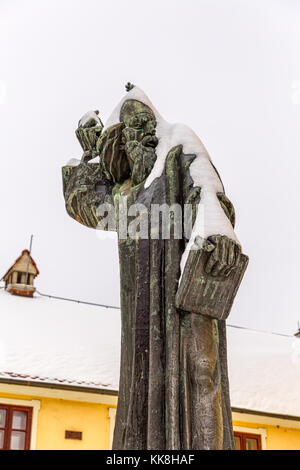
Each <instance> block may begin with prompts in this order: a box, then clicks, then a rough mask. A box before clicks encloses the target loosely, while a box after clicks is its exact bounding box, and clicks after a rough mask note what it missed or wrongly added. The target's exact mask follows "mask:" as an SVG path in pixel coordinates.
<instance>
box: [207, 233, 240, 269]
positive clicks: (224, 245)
mask: <svg viewBox="0 0 300 470" xmlns="http://www.w3.org/2000/svg"><path fill="white" fill-rule="evenodd" d="M208 241H209V242H211V243H212V244H213V245H214V246H215V248H214V249H213V250H212V252H211V254H210V256H209V259H208V261H207V264H206V268H205V272H206V273H207V274H211V275H212V276H224V277H227V276H229V274H230V273H231V272H232V270H233V269H236V268H237V267H238V264H239V260H240V255H241V246H240V245H239V244H238V243H236V242H235V241H234V240H231V239H230V238H228V237H226V236H224V235H212V236H211V237H208Z"/></svg>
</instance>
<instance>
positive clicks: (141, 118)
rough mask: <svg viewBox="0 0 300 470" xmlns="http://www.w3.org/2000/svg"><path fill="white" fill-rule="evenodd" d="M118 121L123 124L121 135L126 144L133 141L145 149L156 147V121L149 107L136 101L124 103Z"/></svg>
mask: <svg viewBox="0 0 300 470" xmlns="http://www.w3.org/2000/svg"><path fill="white" fill-rule="evenodd" d="M120 121H121V122H124V124H125V129H124V130H123V135H124V137H125V141H126V142H128V141H133V140H135V141H137V142H141V143H142V145H144V146H145V147H152V148H155V147H156V146H157V144H158V140H157V137H156V136H155V128H156V119H155V115H154V113H153V111H152V109H151V108H149V106H147V105H146V104H144V103H141V102H140V101H137V100H127V101H125V103H124V104H123V106H122V108H121V112H120Z"/></svg>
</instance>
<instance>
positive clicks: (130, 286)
mask: <svg viewBox="0 0 300 470" xmlns="http://www.w3.org/2000/svg"><path fill="white" fill-rule="evenodd" d="M194 158H195V156H194V155H184V154H183V153H182V147H181V146H177V147H175V148H173V149H171V150H170V151H169V153H168V156H167V158H166V161H165V168H164V172H163V174H162V175H161V176H160V177H158V178H156V179H155V180H154V181H153V182H152V184H151V185H150V186H149V187H148V188H145V186H144V183H142V184H140V185H138V186H136V187H133V188H129V189H128V190H127V191H126V190H125V192H124V188H122V187H120V186H119V185H116V186H115V187H114V188H112V186H111V185H110V184H109V183H108V182H107V181H106V180H105V178H104V177H103V175H101V172H100V173H99V171H98V169H97V170H96V171H94V170H88V171H87V170H84V168H88V164H81V165H79V167H76V168H75V169H72V170H70V169H68V170H66V174H67V178H66V181H65V198H66V201H69V204H67V209H68V211H69V213H70V215H71V216H72V217H74V218H75V219H76V220H78V221H82V220H80V219H81V217H80V212H81V211H82V210H84V204H83V202H82V194H83V193H85V194H86V195H87V197H88V196H89V192H92V194H93V196H92V197H90V200H92V201H94V200H97V201H98V202H99V200H101V201H103V200H108V199H109V198H111V200H112V196H111V194H112V193H113V194H114V203H115V207H116V210H117V212H118V211H119V196H120V195H121V194H123V195H124V194H126V196H127V201H128V206H130V205H131V204H132V203H142V204H143V205H144V206H146V207H148V208H150V206H151V204H160V205H161V204H163V203H166V204H168V205H172V204H173V203H178V204H180V205H181V206H182V207H183V204H184V203H186V202H190V201H193V206H194V209H195V208H196V206H197V204H198V203H199V201H200V197H201V188H197V187H194V186H193V182H192V179H191V177H190V174H189V165H190V164H191V162H192V161H193V160H194ZM92 167H93V168H95V166H94V164H93V165H90V168H92ZM67 168H69V167H67ZM81 168H83V170H81ZM93 171H94V174H96V176H95V177H94V179H93V178H91V174H92V173H93ZM88 172H90V173H89V176H88V178H84V175H85V174H87V173H88ZM78 175H79V176H78ZM87 179H88V182H87ZM89 185H90V187H92V190H90V189H89ZM83 187H84V190H82V188H83ZM95 188H96V189H95ZM82 191H83V193H82ZM95 194H96V195H97V194H98V195H99V194H100V196H99V200H98V199H97V197H95ZM218 197H219V199H220V203H221V206H222V208H223V210H224V211H225V213H226V215H227V217H228V218H230V219H231V221H232V222H233V214H234V211H233V209H232V206H231V205H230V202H229V201H228V199H226V197H225V195H224V194H220V195H218ZM80 198H81V199H80ZM70 201H71V202H70ZM222 201H223V202H222ZM224 201H225V203H224ZM70 206H72V210H71V211H70ZM171 229H172V221H171ZM150 231H151V220H150V219H149V232H150ZM186 243H187V240H185V239H184V238H182V239H175V237H172V236H171V238H170V239H163V238H162V236H161V233H160V235H159V237H158V239H153V238H151V237H148V239H132V238H130V237H128V238H126V239H119V258H120V276H121V316H122V320H121V323H122V337H121V365H120V385H119V398H118V407H117V415H116V424H115V431H114V439H113V449H169V450H170V449H176V450H179V449H193V450H194V449H232V448H233V447H234V444H233V433H232V422H231V411H230V401H229V386H228V374H227V358H226V329H225V322H224V321H220V320H217V319H214V318H209V317H204V316H203V315H200V314H195V313H193V312H184V311H180V310H178V309H176V307H175V295H176V292H177V288H178V281H179V278H180V260H181V257H182V254H183V252H184V249H185V246H186Z"/></svg>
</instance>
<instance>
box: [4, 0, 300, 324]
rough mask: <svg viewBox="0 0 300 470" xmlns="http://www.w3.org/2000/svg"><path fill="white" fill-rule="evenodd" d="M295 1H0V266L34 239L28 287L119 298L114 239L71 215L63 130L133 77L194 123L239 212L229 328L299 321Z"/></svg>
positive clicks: (104, 111)
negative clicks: (243, 268)
mask: <svg viewBox="0 0 300 470" xmlns="http://www.w3.org/2000/svg"><path fill="white" fill-rule="evenodd" d="M299 48H300V2H298V1H297V0H294V1H291V0H290V1H289V0H281V1H279V0H269V1H268V0H258V1H257V0H218V1H217V0H209V1H208V0H181V1H177V0H163V1H161V0H151V2H150V3H148V4H147V3H145V2H142V1H137V0H127V1H126V2H125V1H123V0H107V1H103V0H85V1H84V2H83V1H78V0H51V1H50V0H0V129H1V133H0V162H1V172H0V174H1V185H0V204H1V232H0V233H1V235H0V237H1V238H0V241H1V243H0V271H1V273H0V274H1V275H2V274H4V272H5V271H6V269H7V268H8V267H9V266H10V265H11V264H12V262H13V261H14V260H15V258H16V257H17V256H18V255H19V254H20V251H21V250H22V249H23V248H25V247H28V244H29V238H30V234H31V233H33V234H34V246H33V253H32V254H33V257H34V259H35V260H36V262H37V264H38V267H39V269H40V271H41V274H40V276H39V277H38V278H37V282H36V284H37V286H38V288H39V290H41V291H42V292H45V293H50V294H56V295H62V296H66V297H75V298H79V299H81V300H88V301H96V302H100V303H108V304H111V305H118V304H119V268H118V254H117V241H116V238H106V239H101V238H99V237H97V233H96V232H95V231H93V230H91V229H87V228H85V227H83V226H81V225H80V224H78V223H76V222H74V221H73V220H72V219H71V218H69V217H68V216H67V214H66V212H65V209H64V201H63V197H62V188H61V166H63V165H64V164H65V162H66V161H67V160H68V159H69V158H71V157H75V158H76V157H77V158H80V156H81V149H80V146H79V144H78V142H77V140H76V138H75V134H74V130H75V128H76V126H77V122H78V120H79V118H80V117H81V116H82V114H84V113H85V112H86V111H88V110H90V109H100V115H101V118H102V120H105V119H106V118H107V117H108V116H109V114H110V113H111V111H112V109H113V108H114V106H115V105H116V104H117V102H118V101H119V100H120V99H121V97H122V96H123V94H124V91H125V89H124V85H125V83H126V82H127V81H131V82H133V83H135V84H137V85H139V86H140V87H141V88H143V89H144V91H145V92H146V93H147V94H148V95H149V97H150V99H151V100H152V101H153V104H154V106H156V107H157V108H158V110H159V112H160V113H161V114H162V115H163V116H164V117H165V118H166V119H167V120H170V121H181V122H184V123H185V124H187V125H189V126H190V127H192V128H193V129H194V130H195V131H196V133H197V134H198V135H199V136H200V138H201V140H202V141H203V143H204V144H205V146H206V147H207V149H208V151H209V153H210V155H211V157H212V159H213V162H214V164H215V165H216V167H217V168H218V170H219V172H220V174H221V176H222V179H223V182H224V184H225V188H226V193H227V195H228V196H229V198H230V199H231V200H232V202H233V203H234V205H235V208H236V213H237V227H236V231H237V235H238V237H239V239H240V240H241V242H242V244H243V247H244V251H245V253H247V254H248V255H249V257H250V264H249V268H248V270H247V273H246V276H245V278H244V281H243V284H242V286H241V288H240V291H239V293H238V297H237V299H236V302H235V305H234V308H233V310H232V314H231V316H230V318H229V323H233V324H238V325H243V326H249V327H253V328H260V329H267V330H271V331H279V332H283V333H293V332H294V331H295V329H296V326H297V320H298V319H300V308H299V307H300V292H299V287H298V284H299V266H300V250H299V240H300V223H299V209H298V207H299V201H298V198H299V196H298V192H299V190H298V188H299V170H300V164H299V158H300V128H299V123H300V62H299Z"/></svg>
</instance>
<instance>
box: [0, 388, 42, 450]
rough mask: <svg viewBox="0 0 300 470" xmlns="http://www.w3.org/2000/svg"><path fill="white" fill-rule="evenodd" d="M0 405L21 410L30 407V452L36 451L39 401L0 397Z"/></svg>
mask: <svg viewBox="0 0 300 470" xmlns="http://www.w3.org/2000/svg"><path fill="white" fill-rule="evenodd" d="M0 404H1V405H3V406H5V405H11V406H15V407H17V406H21V407H23V408H27V407H30V408H32V423H31V432H30V450H35V449H36V444H37V427H38V414H39V410H40V407H41V402H40V400H31V399H23V400H22V399H18V398H6V397H0Z"/></svg>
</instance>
